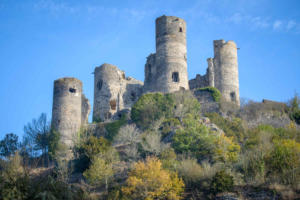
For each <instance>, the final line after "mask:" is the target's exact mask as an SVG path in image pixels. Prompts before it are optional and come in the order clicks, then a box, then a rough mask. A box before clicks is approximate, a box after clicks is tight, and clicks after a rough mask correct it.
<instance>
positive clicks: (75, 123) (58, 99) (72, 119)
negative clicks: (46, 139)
mask: <svg viewBox="0 0 300 200" xmlns="http://www.w3.org/2000/svg"><path fill="white" fill-rule="evenodd" d="M81 107H82V83H81V81H80V80H78V79H76V78H60V79H57V80H55V81H54V93H53V107H52V128H53V129H54V130H56V131H58V132H59V133H60V136H61V139H60V140H61V142H62V143H63V144H65V145H66V146H68V147H70V148H71V147H72V146H73V145H74V142H75V141H76V138H77V134H78V131H79V129H80V126H81V122H82V113H81V110H82V109H81Z"/></svg>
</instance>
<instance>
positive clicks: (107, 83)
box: [93, 63, 143, 121]
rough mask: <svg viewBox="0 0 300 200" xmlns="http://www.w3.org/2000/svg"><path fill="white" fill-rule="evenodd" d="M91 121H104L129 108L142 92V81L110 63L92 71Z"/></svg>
mask: <svg viewBox="0 0 300 200" xmlns="http://www.w3.org/2000/svg"><path fill="white" fill-rule="evenodd" d="M94 76H95V77H94V109H93V121H106V120H108V119H111V118H112V117H114V115H115V114H116V113H117V112H118V111H121V110H123V109H131V107H132V106H133V104H134V103H135V102H136V101H137V99H138V98H139V97H140V96H141V94H142V88H143V83H142V82H141V81H138V80H136V79H134V78H131V77H126V76H125V72H124V71H121V70H120V69H118V68H117V67H116V66H114V65H111V64H106V63H105V64H103V65H101V66H100V67H96V68H95V72H94Z"/></svg>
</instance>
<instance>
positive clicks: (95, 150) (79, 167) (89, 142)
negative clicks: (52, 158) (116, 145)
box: [74, 136, 111, 172]
mask: <svg viewBox="0 0 300 200" xmlns="http://www.w3.org/2000/svg"><path fill="white" fill-rule="evenodd" d="M110 147H111V143H110V142H109V141H108V140H107V139H105V138H104V137H100V138H97V137H95V136H89V137H88V138H87V139H86V140H85V141H83V142H82V143H81V144H80V145H79V146H78V147H77V148H76V150H75V155H76V159H75V160H74V163H75V171H78V172H83V171H84V170H86V169H87V168H88V167H89V165H90V163H91V160H92V158H93V157H94V156H96V155H98V154H100V153H105V152H106V151H107V150H109V149H110Z"/></svg>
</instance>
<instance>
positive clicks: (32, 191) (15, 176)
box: [0, 153, 90, 200]
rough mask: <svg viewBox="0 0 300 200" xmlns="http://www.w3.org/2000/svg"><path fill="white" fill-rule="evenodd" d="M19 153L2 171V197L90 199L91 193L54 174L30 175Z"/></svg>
mask: <svg viewBox="0 0 300 200" xmlns="http://www.w3.org/2000/svg"><path fill="white" fill-rule="evenodd" d="M21 163H22V158H21V157H20V156H19V154H18V153H17V154H15V156H12V157H10V158H9V160H8V161H7V162H6V163H5V164H4V166H2V167H3V170H2V171H1V173H0V199H3V200H12V199H14V200H15V199H16V200H18V199H20V200H32V199H51V200H59V199H69V200H88V199H90V198H89V195H88V194H87V192H86V191H84V190H83V189H80V188H78V187H74V186H73V185H71V184H68V183H66V182H63V181H61V180H58V179H55V178H54V177H52V176H50V175H49V176H33V177H31V176H29V175H30V173H29V171H27V170H26V169H25V168H24V167H23V165H22V164H21Z"/></svg>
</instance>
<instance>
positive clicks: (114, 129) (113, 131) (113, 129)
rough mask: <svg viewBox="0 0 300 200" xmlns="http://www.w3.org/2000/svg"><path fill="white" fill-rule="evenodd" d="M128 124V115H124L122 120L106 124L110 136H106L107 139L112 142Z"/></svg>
mask: <svg viewBox="0 0 300 200" xmlns="http://www.w3.org/2000/svg"><path fill="white" fill-rule="evenodd" d="M126 123H127V118H126V115H122V117H121V119H119V120H116V121H113V122H110V123H107V124H105V129H106V131H107V132H108V134H107V135H106V136H105V137H106V139H108V140H109V141H112V140H113V139H114V137H115V136H116V135H117V134H118V132H119V130H120V128H121V126H123V125H125V124H126Z"/></svg>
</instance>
